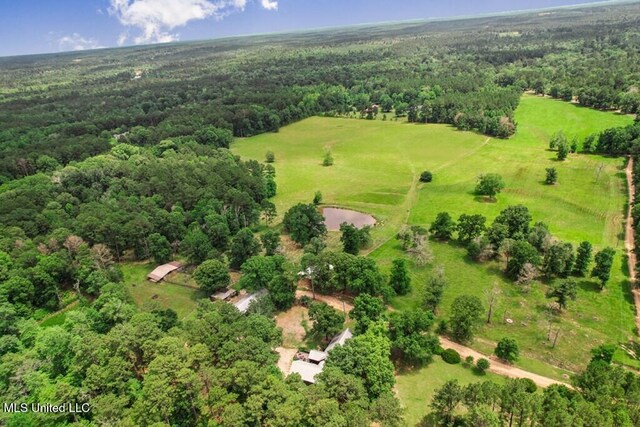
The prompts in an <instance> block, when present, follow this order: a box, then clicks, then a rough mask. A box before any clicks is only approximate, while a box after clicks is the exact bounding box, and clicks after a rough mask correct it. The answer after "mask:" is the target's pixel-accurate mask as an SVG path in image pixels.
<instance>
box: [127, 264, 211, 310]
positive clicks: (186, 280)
mask: <svg viewBox="0 0 640 427" xmlns="http://www.w3.org/2000/svg"><path fill="white" fill-rule="evenodd" d="M155 267H156V265H155V264H153V263H145V264H140V263H125V264H122V265H121V268H122V272H123V274H124V283H125V286H126V288H127V291H128V292H129V294H130V295H131V297H132V298H133V300H134V302H135V303H136V305H137V306H138V307H141V306H143V305H144V304H145V303H150V302H152V301H156V302H157V303H158V304H160V305H161V306H162V307H165V308H171V309H173V310H175V311H176V313H177V314H178V319H184V318H185V317H187V316H188V315H189V314H190V313H192V312H193V311H194V310H195V309H196V306H197V303H198V300H199V299H201V298H206V295H205V294H204V292H201V291H199V290H198V289H194V288H192V287H189V286H194V285H195V284H194V283H193V282H192V279H191V278H190V277H189V276H187V275H186V274H182V273H172V274H170V275H169V276H168V278H169V280H170V281H172V282H174V283H168V282H166V281H162V282H159V283H153V282H150V281H148V280H147V274H149V273H150V272H151V271H152V270H153V269H154V268H155ZM181 284H185V285H188V286H183V285H181Z"/></svg>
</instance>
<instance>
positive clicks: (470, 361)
mask: <svg viewBox="0 0 640 427" xmlns="http://www.w3.org/2000/svg"><path fill="white" fill-rule="evenodd" d="M464 364H465V366H467V367H469V366H473V356H467V357H465V358H464Z"/></svg>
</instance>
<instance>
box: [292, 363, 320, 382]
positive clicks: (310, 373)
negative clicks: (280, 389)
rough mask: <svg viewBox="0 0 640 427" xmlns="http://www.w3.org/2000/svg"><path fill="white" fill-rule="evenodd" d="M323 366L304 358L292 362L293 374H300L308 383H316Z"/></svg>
mask: <svg viewBox="0 0 640 427" xmlns="http://www.w3.org/2000/svg"><path fill="white" fill-rule="evenodd" d="M322 368H323V366H321V365H316V364H315V363H309V362H304V361H302V360H294V361H293V363H291V371H290V373H292V374H294V373H295V374H299V375H300V377H302V381H304V382H305V383H307V384H314V383H315V382H316V375H318V374H319V373H320V372H322Z"/></svg>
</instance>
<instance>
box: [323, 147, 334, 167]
mask: <svg viewBox="0 0 640 427" xmlns="http://www.w3.org/2000/svg"><path fill="white" fill-rule="evenodd" d="M331 165H333V156H332V155H331V151H330V150H325V152H324V157H323V158H322V166H331Z"/></svg>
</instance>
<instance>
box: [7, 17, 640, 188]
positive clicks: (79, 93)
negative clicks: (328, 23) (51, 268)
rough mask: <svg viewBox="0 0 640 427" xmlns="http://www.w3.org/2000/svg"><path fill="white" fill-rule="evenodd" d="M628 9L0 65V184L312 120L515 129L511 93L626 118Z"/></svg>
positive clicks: (631, 48) (633, 45) (631, 102)
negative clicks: (118, 146)
mask: <svg viewBox="0 0 640 427" xmlns="http://www.w3.org/2000/svg"><path fill="white" fill-rule="evenodd" d="M638 16H640V14H639V13H638V5H637V4H629V5H620V6H617V7H600V8H586V9H568V10H561V11H555V12H553V13H552V14H550V15H542V16H538V15H531V14H528V15H514V16H503V17H499V18H477V19H469V20H460V21H450V22H446V23H445V22H432V23H417V24H397V25H390V26H375V27H374V26H372V27H365V28H361V29H358V30H352V29H345V30H340V31H332V32H318V33H307V34H297V35H291V36H282V35H279V36H264V37H254V38H248V39H242V38H240V39H226V40H220V41H215V42H195V43H182V44H176V45H168V46H162V47H136V48H131V49H126V50H117V49H116V50H103V51H98V52H88V53H68V54H60V55H56V56H32V57H21V58H2V59H0V70H1V71H2V73H1V74H2V85H1V86H2V90H1V91H0V103H1V104H2V109H1V111H0V122H1V123H3V127H2V130H1V131H0V150H1V153H2V156H1V159H0V179H2V180H4V181H6V180H9V179H12V178H16V177H22V176H28V175H32V174H35V173H37V172H48V171H51V170H52V169H55V168H56V167H58V166H59V165H66V164H68V163H69V162H71V161H78V160H82V159H84V158H87V157H90V156H93V155H95V154H98V153H101V152H104V151H106V150H108V149H109V143H110V141H111V140H112V138H113V137H114V135H117V136H118V140H119V141H121V142H128V143H131V144H134V145H137V146H145V145H156V144H158V143H160V142H161V141H165V140H172V141H173V142H174V143H178V144H179V143H182V142H188V141H196V142H198V143H200V144H209V145H215V146H220V147H223V146H227V145H228V144H229V142H230V141H231V138H232V135H234V136H237V137H243V136H249V135H255V134H258V133H261V132H270V131H277V130H278V128H279V127H280V126H283V125H286V124H288V123H291V122H294V121H297V120H300V119H302V118H305V117H308V116H310V115H314V114H330V115H335V114H338V115H357V116H361V117H368V118H373V116H374V115H376V114H388V115H389V116H390V117H391V116H392V115H398V116H403V115H408V118H409V120H410V121H415V122H437V123H451V124H454V125H455V126H457V127H459V128H461V129H473V130H477V131H479V132H483V133H487V134H489V135H496V136H500V137H508V136H509V135H511V134H512V133H513V132H515V129H516V126H517V123H514V122H513V112H514V110H515V108H516V107H517V105H518V99H519V94H520V93H521V92H522V91H524V90H531V91H534V92H536V93H539V94H548V95H550V96H553V97H557V98H561V99H565V100H567V101H572V100H573V101H575V102H578V103H580V104H582V105H585V106H588V107H593V108H599V109H621V110H622V111H623V112H627V113H636V112H638V106H639V105H640V92H639V87H640V66H639V65H638V64H640V58H639V53H638V50H637V46H638V44H640V33H639V32H638V28H639V27H640V23H639V22H638V19H639V18H638Z"/></svg>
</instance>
